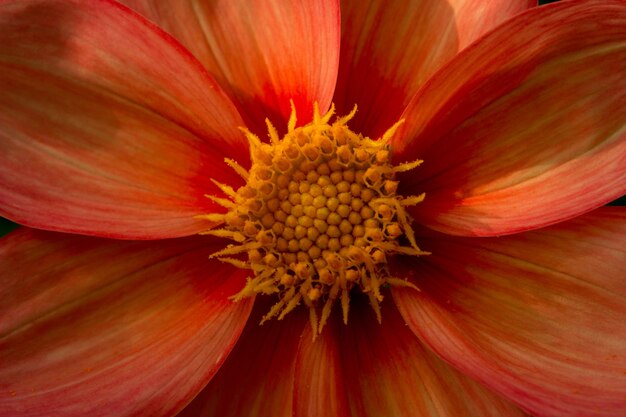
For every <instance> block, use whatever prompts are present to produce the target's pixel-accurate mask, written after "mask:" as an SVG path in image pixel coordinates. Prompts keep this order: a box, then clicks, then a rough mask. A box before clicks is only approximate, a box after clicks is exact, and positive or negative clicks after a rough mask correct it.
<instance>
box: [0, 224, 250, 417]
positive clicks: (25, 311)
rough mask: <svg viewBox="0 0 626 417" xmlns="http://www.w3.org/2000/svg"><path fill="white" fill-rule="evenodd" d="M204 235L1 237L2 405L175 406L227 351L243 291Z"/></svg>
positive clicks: (27, 232) (243, 313) (87, 410)
mask: <svg viewBox="0 0 626 417" xmlns="http://www.w3.org/2000/svg"><path fill="white" fill-rule="evenodd" d="M207 242H210V240H207V239H200V238H193V239H192V238H185V239H174V240H163V241H161V242H158V243H155V242H131V241H116V240H105V239H98V238H92V237H82V236H72V235H66V234H57V233H51V232H41V231H34V230H32V229H26V228H22V229H20V230H18V231H15V232H13V233H11V234H10V235H8V236H6V237H5V238H3V239H2V240H1V241H0V257H1V259H2V262H0V276H2V284H1V286H0V335H1V337H0V386H1V387H2V390H1V391H0V415H2V416H13V417H21V416H33V417H34V416H44V415H55V416H56V415H63V416H81V417H82V416H96V417H97V416H103V417H104V416H130V415H133V416H136V415H139V414H141V415H171V414H173V413H176V411H178V410H180V409H181V408H182V407H184V405H185V404H187V402H189V401H190V400H191V399H192V398H193V397H194V396H195V395H196V394H197V393H198V392H199V391H200V390H201V389H202V387H203V386H204V385H205V384H206V383H207V382H208V381H209V379H210V378H211V377H212V376H213V375H214V374H215V372H216V371H217V369H218V368H219V367H220V365H221V364H222V362H223V361H224V359H225V357H226V355H227V354H228V352H229V351H230V350H231V349H232V347H233V345H234V343H235V341H236V340H237V338H238V336H239V334H240V333H241V331H242V330H243V327H244V323H245V321H246V319H247V317H248V315H249V313H250V310H251V304H252V302H251V301H246V302H239V303H233V302H231V301H229V300H228V299H227V297H228V296H230V295H232V294H234V293H236V292H237V291H238V290H239V289H240V288H241V286H242V285H243V276H242V272H241V270H239V269H234V268H230V267H228V266H226V265H225V264H222V263H219V262H216V261H209V260H208V259H207V254H209V253H211V251H214V250H215V249H216V247H215V245H214V244H213V245H207Z"/></svg>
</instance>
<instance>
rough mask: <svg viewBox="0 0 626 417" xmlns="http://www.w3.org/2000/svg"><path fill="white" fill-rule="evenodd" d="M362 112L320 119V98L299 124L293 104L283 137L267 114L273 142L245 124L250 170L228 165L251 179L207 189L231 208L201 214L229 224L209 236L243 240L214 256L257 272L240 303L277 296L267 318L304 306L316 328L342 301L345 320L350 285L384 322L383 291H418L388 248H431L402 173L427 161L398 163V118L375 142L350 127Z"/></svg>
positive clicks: (417, 252) (396, 251)
mask: <svg viewBox="0 0 626 417" xmlns="http://www.w3.org/2000/svg"><path fill="white" fill-rule="evenodd" d="M355 112H356V106H355V108H354V110H353V111H352V112H351V113H350V114H348V115H347V116H344V117H340V118H336V120H334V122H332V124H330V123H329V122H330V119H331V118H332V117H333V113H334V107H333V108H331V110H330V111H329V112H328V113H326V114H325V115H323V116H322V115H320V114H319V110H318V107H317V105H316V106H315V112H314V117H313V121H312V122H311V123H309V124H307V125H305V126H302V127H299V128H296V127H295V125H296V113H295V108H294V107H293V105H292V113H291V117H290V120H289V123H288V132H287V134H286V135H285V136H284V137H283V138H282V139H281V138H280V137H279V135H278V133H277V131H276V129H275V128H274V126H272V124H271V123H270V122H269V121H266V122H267V126H268V131H269V138H270V143H263V142H262V141H261V140H260V139H259V138H258V137H257V136H255V135H254V134H252V133H251V132H249V131H247V130H245V129H244V133H245V135H246V138H247V139H248V141H249V143H250V153H251V160H252V167H251V168H250V170H249V171H246V170H245V169H244V168H243V167H241V166H240V165H238V164H237V163H236V162H235V161H233V160H230V159H227V160H226V163H227V164H228V165H229V166H230V167H232V168H233V169H234V170H235V171H236V172H237V173H238V174H239V175H241V176H242V177H243V178H244V179H245V180H246V185H245V186H243V187H241V188H239V189H238V190H236V191H235V190H233V189H232V188H231V187H229V186H227V185H224V184H219V183H216V184H217V185H218V186H219V187H220V189H221V190H222V191H223V192H224V193H225V194H226V195H227V196H228V198H227V199H226V198H218V197H213V196H208V197H209V198H211V199H212V200H213V201H215V202H217V203H218V204H220V205H222V206H223V207H225V208H226V209H228V212H227V213H225V214H208V215H203V216H201V217H203V218H205V219H208V220H211V221H215V222H219V223H221V224H222V227H221V228H218V229H212V230H209V231H207V232H205V233H206V234H211V235H215V236H219V237H226V238H230V239H232V240H234V241H235V242H236V243H235V244H231V245H228V246H227V247H226V248H224V249H223V250H221V251H219V252H217V253H214V254H213V255H211V256H212V257H215V258H217V259H219V260H221V261H223V262H228V263H231V264H233V265H235V266H237V267H240V268H246V269H249V270H251V276H250V277H249V278H248V281H247V284H246V285H245V287H244V288H243V289H242V290H241V291H240V292H239V293H238V294H236V295H234V296H233V297H232V298H233V300H235V301H238V300H241V299H243V298H246V297H251V296H254V295H256V294H268V295H269V294H275V295H277V300H278V301H277V302H276V304H274V305H273V307H272V308H271V309H270V310H269V312H268V313H267V314H266V315H265V316H264V317H263V320H262V321H261V323H263V322H265V321H266V320H268V319H270V318H273V317H277V318H278V319H279V320H281V319H282V318H283V317H285V315H286V314H288V313H289V312H291V311H292V310H294V309H295V308H296V307H297V306H298V305H301V304H304V305H305V306H306V307H307V308H308V310H309V317H310V321H311V324H312V326H313V329H314V334H316V333H319V332H321V330H322V328H323V327H324V325H325V324H326V322H327V320H328V318H329V316H330V312H331V309H332V306H333V304H334V303H335V301H336V300H340V303H341V308H342V311H343V320H344V322H345V323H347V320H348V311H349V304H350V303H349V301H350V292H351V291H352V290H355V289H359V290H360V291H361V292H363V293H364V294H366V295H367V296H368V297H369V301H370V304H371V306H372V308H373V309H374V311H375V313H376V316H377V317H378V320H379V321H380V319H381V314H380V302H381V301H382V299H383V295H382V293H381V290H382V289H384V288H387V287H390V286H404V287H413V288H415V287H414V286H413V285H412V284H411V283H409V282H408V281H406V280H405V279H401V278H399V277H393V276H391V275H390V272H389V268H388V265H387V261H388V259H389V257H390V256H391V255H397V254H399V255H413V256H419V255H423V254H425V252H423V251H421V250H420V249H419V248H418V246H417V244H416V242H415V238H414V236H413V232H412V229H411V227H410V221H411V220H410V217H409V216H408V214H407V212H406V210H405V207H407V206H412V205H415V204H418V203H419V202H421V201H422V200H423V198H424V195H423V194H422V195H420V196H407V197H403V196H400V195H398V194H396V190H397V188H398V181H397V180H396V173H398V172H402V171H408V170H411V169H413V168H415V167H417V166H418V165H419V164H420V163H421V161H414V162H409V163H403V164H400V165H396V166H393V165H392V164H391V162H390V145H389V139H390V138H391V137H392V135H393V133H394V132H395V130H396V129H397V128H398V126H399V125H400V124H401V122H398V123H396V124H395V125H394V126H392V127H391V128H390V129H389V130H388V131H387V132H386V133H385V134H384V135H383V136H382V137H381V138H380V139H378V140H371V139H369V138H367V137H363V136H362V135H359V134H356V133H354V132H353V131H351V130H350V129H349V128H348V126H347V123H348V121H349V120H350V119H351V118H352V117H353V116H354V114H355Z"/></svg>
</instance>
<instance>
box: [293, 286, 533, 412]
mask: <svg viewBox="0 0 626 417" xmlns="http://www.w3.org/2000/svg"><path fill="white" fill-rule="evenodd" d="M388 301H390V302H391V299H390V300H388ZM387 306H388V307H389V308H383V311H382V314H383V319H382V320H383V322H382V324H378V323H377V322H376V319H375V317H374V314H373V313H372V311H371V308H370V307H369V305H367V304H366V303H365V302H363V300H358V301H356V302H355V298H354V297H353V303H352V305H351V306H350V308H351V311H350V321H349V323H348V325H347V326H344V325H343V323H341V324H338V325H336V326H335V327H333V328H331V326H328V328H325V329H324V331H329V332H333V335H332V336H333V337H335V338H337V342H335V347H332V348H330V349H328V348H327V346H324V345H325V344H326V341H327V340H328V338H327V337H324V338H318V339H317V340H316V341H315V342H313V345H312V346H306V344H307V343H312V342H311V338H310V337H303V338H302V342H301V343H302V345H301V347H300V355H299V357H298V364H297V365H296V369H300V370H305V372H300V373H299V374H296V375H297V376H300V377H305V376H311V377H313V378H312V379H310V380H306V379H301V378H298V379H296V388H295V392H296V395H298V394H307V393H308V394H313V395H312V396H310V397H309V398H310V399H311V400H313V399H315V398H319V397H320V395H319V392H321V391H325V392H326V393H327V395H330V396H333V395H335V394H334V391H335V390H338V391H340V390H342V389H345V391H346V392H347V396H348V402H349V406H350V411H351V413H352V414H351V415H353V416H359V417H361V416H362V417H366V416H372V417H374V416H375V417H378V416H406V417H409V416H431V417H444V416H446V417H452V416H494V417H496V416H497V417H504V416H523V415H525V414H524V413H523V412H522V411H521V410H519V409H518V408H517V407H515V406H513V405H512V404H510V403H508V402H507V401H505V400H503V399H501V398H499V397H498V396H496V395H494V394H492V393H491V392H489V391H488V390H486V389H485V388H483V387H482V386H480V385H479V384H478V383H476V382H474V381H473V380H471V379H469V378H467V377H465V376H464V375H462V374H460V373H459V372H457V371H455V370H454V369H452V368H451V367H450V366H448V365H447V364H446V363H444V362H443V361H442V360H440V359H439V358H437V357H436V356H435V355H434V354H433V353H432V352H430V351H429V350H428V349H427V348H426V347H425V346H424V345H423V344H422V343H421V342H420V341H419V340H418V339H417V338H416V337H415V335H414V334H412V333H411V331H410V330H409V329H408V328H407V326H406V325H405V323H404V321H403V320H402V318H401V317H400V315H399V314H398V312H397V310H396V308H395V307H394V306H393V303H389V304H385V305H384V306H383V307H387ZM336 318H337V319H339V318H338V317H336ZM339 320H340V319H339ZM339 320H338V321H339ZM305 336H306V335H305ZM337 350H338V351H339V352H338V353H339V357H340V362H339V363H337V361H336V358H333V356H336V355H337ZM324 352H325V353H327V354H329V355H330V356H326V354H325V353H324ZM320 355H321V356H320ZM327 359H330V362H328V366H332V364H335V366H338V367H339V369H338V370H332V371H331V372H332V373H335V374H338V373H339V372H342V374H343V381H345V382H346V384H345V388H344V387H341V386H335V385H333V382H334V381H333V379H330V380H324V379H322V378H319V377H321V376H323V375H325V374H326V372H328V371H325V372H321V373H317V372H307V371H306V369H310V370H312V369H313V368H314V367H321V366H325V365H326V364H327V362H325V361H326V360H327ZM318 360H320V361H324V362H322V365H320V364H319V363H315V362H314V361H318ZM315 375H318V376H319V377H318V378H316V377H315ZM335 381H336V382H337V383H339V382H341V379H336V380H335ZM296 398H298V399H299V400H300V401H301V402H304V401H306V399H305V398H306V397H302V398H300V397H296ZM323 404H324V403H321V404H315V403H310V404H301V405H306V408H307V409H308V411H309V412H308V413H303V414H296V416H297V417H300V416H304V415H309V416H319V415H326V414H325V413H324V408H322V407H321V406H322V405H323ZM318 407H319V408H318ZM298 411H300V410H298ZM344 415H345V414H344ZM348 415H350V414H348Z"/></svg>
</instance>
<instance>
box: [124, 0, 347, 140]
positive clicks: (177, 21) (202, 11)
mask: <svg viewBox="0 0 626 417" xmlns="http://www.w3.org/2000/svg"><path fill="white" fill-rule="evenodd" d="M123 3H126V4H128V5H130V6H131V7H133V8H135V9H136V10H138V11H139V12H140V13H142V14H144V15H145V16H147V17H148V18H149V19H151V20H153V21H154V22H156V23H157V24H159V25H160V26H161V27H163V28H164V29H165V30H167V31H168V32H169V33H171V34H172V35H174V37H176V38H177V39H179V40H180V41H181V42H182V43H183V45H185V46H186V47H187V48H189V50H190V51H192V52H193V53H194V55H195V56H196V57H197V58H198V59H199V60H200V61H201V62H202V63H203V64H204V65H205V66H206V68H207V69H208V70H209V72H210V73H211V74H212V75H213V76H214V77H215V78H216V79H217V80H218V82H219V83H220V85H222V86H224V88H227V90H228V92H229V94H230V96H231V98H232V99H233V101H234V102H236V103H238V108H239V111H240V113H241V114H242V115H243V116H244V118H245V121H246V124H247V125H248V126H249V127H252V128H255V130H257V131H259V133H264V132H266V127H265V122H264V120H265V118H266V117H269V118H270V120H271V121H273V122H274V123H275V124H280V123H281V122H285V123H286V121H287V120H288V118H289V113H290V111H291V109H290V105H289V100H290V99H293V100H294V102H295V104H296V107H297V109H298V112H299V117H298V119H299V120H301V121H304V122H305V123H306V122H308V121H309V120H310V119H311V116H312V110H313V102H314V101H316V100H317V101H318V102H319V103H320V106H321V107H322V108H323V109H324V108H326V107H328V105H329V104H330V100H331V97H332V95H333V90H334V87H335V80H336V77H337V66H338V61H339V32H340V25H339V23H340V22H339V4H338V1H337V0H317V1H314V2H307V1H305V2H293V1H284V0H268V1H259V2H250V1H247V0H229V1H221V2H199V1H171V2H162V1H158V0H123ZM227 86H228V87H227ZM278 127H280V128H281V129H282V128H283V126H282V125H280V126H278Z"/></svg>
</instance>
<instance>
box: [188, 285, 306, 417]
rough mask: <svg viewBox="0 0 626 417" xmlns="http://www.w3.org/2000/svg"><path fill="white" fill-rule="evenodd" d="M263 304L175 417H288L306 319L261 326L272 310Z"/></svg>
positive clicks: (287, 319)
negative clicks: (212, 374)
mask: <svg viewBox="0 0 626 417" xmlns="http://www.w3.org/2000/svg"><path fill="white" fill-rule="evenodd" d="M267 301H268V297H260V298H258V299H257V302H256V303H255V306H254V310H253V312H252V314H251V315H250V319H249V320H248V324H247V325H246V328H245V329H244V332H243V333H242V335H241V338H240V339H239V341H238V342H237V345H236V346H235V349H233V352H232V353H231V354H230V355H229V356H228V359H227V360H226V362H225V363H224V365H223V366H222V367H221V368H220V371H219V372H218V373H217V375H216V376H215V378H213V379H212V380H211V382H210V383H209V385H207V386H206V388H205V389H204V391H202V392H201V393H200V394H199V395H198V396H197V397H196V399H195V400H194V401H192V402H191V404H189V406H187V408H185V409H184V410H183V411H182V412H181V413H180V414H178V417H198V416H220V417H239V416H246V417H265V416H271V417H291V415H292V414H291V402H292V389H293V375H294V367H295V365H294V363H295V356H296V352H297V351H298V342H299V340H300V335H301V334H302V330H303V329H304V324H305V322H306V321H305V319H306V317H304V315H303V314H300V313H302V311H295V312H292V313H290V314H289V315H287V316H286V317H285V319H284V320H280V321H279V320H275V319H272V320H269V321H268V322H267V323H265V324H263V325H262V326H261V325H259V322H260V320H261V317H262V316H263V315H265V314H266V313H267V312H268V311H269V309H270V307H271V304H268V303H267Z"/></svg>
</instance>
